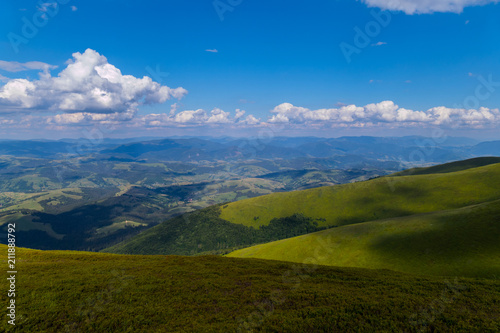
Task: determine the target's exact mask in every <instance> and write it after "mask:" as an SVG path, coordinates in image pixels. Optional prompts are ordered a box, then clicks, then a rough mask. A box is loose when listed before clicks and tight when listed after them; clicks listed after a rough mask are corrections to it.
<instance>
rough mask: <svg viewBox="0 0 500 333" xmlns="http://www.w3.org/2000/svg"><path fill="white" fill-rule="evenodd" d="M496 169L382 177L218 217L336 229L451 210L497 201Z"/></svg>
mask: <svg viewBox="0 0 500 333" xmlns="http://www.w3.org/2000/svg"><path fill="white" fill-rule="evenodd" d="M499 189H500V164H492V165H487V166H483V167H479V168H474V169H469V170H465V171H458V172H452V173H444V174H429V175H415V176H401V177H383V178H377V179H372V180H369V181H366V182H359V183H353V184H343V185H338V186H329V187H320V188H315V189H311V190H305V191H295V192H289V193H273V194H270V195H266V196H261V197H256V198H251V199H248V200H242V201H237V202H234V203H231V204H229V205H227V206H224V207H223V209H222V211H221V215H220V217H221V218H222V219H224V220H227V221H229V222H232V223H238V224H243V225H247V226H254V227H260V226H262V225H267V224H269V222H270V221H271V220H272V219H273V218H281V217H287V216H290V215H292V214H302V215H304V216H307V217H310V218H313V219H318V220H320V219H324V220H322V222H321V223H320V226H321V225H324V226H332V225H336V226H340V225H346V224H353V223H360V222H367V221H372V220H377V219H381V218H391V217H400V216H408V215H413V214H420V213H428V212H434V211H439V210H444V209H454V208H460V207H464V206H469V205H473V204H478V203H482V202H488V201H492V200H496V199H500V190H499Z"/></svg>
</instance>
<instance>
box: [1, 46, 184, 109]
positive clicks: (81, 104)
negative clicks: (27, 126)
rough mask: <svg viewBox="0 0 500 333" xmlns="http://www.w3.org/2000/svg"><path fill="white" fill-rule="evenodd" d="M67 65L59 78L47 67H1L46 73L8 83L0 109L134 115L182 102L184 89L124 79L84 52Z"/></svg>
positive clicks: (104, 61)
mask: <svg viewBox="0 0 500 333" xmlns="http://www.w3.org/2000/svg"><path fill="white" fill-rule="evenodd" d="M67 63H68V66H67V67H66V68H65V69H64V70H62V71H61V72H60V73H59V74H58V75H57V76H55V77H53V76H51V75H50V74H49V73H48V69H50V68H53V67H47V66H50V65H47V64H43V63H40V62H31V63H26V64H20V63H9V62H2V63H0V66H3V67H2V68H4V67H5V68H10V70H11V71H18V70H26V68H29V69H41V70H44V72H43V73H40V79H39V80H33V81H29V80H26V79H12V80H9V81H8V82H7V83H6V84H5V85H4V86H3V87H0V107H2V106H3V107H4V108H10V109H11V110H12V109H16V110H25V111H27V110H33V109H36V110H50V111H56V112H58V111H63V112H80V113H82V112H85V113H96V114H99V113H103V114H111V113H113V114H126V115H127V117H131V116H133V114H135V111H136V110H137V107H138V106H139V105H144V104H156V103H164V102H165V101H167V100H168V99H170V98H178V99H179V98H182V97H183V96H184V95H185V94H186V93H187V91H186V90H185V89H184V88H175V89H171V88H169V87H167V86H162V85H160V84H159V83H157V82H154V81H153V80H152V79H151V78H150V77H147V76H144V77H143V78H136V77H134V76H131V75H122V73H121V71H120V70H119V69H118V68H116V67H115V66H113V65H111V64H110V63H108V61H107V59H106V57H104V56H102V55H100V54H99V53H97V52H96V51H94V50H91V49H87V50H86V51H85V52H84V53H83V54H82V53H79V52H77V53H74V54H73V59H71V60H69V61H68V62H67Z"/></svg>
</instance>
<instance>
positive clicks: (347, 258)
mask: <svg viewBox="0 0 500 333" xmlns="http://www.w3.org/2000/svg"><path fill="white" fill-rule="evenodd" d="M499 240H500V201H494V202H490V203H485V204H480V205H475V206H470V207H464V208H459V209H454V210H447V211H440V212H434V213H427V214H419V215H413V216H409V217H400V218H393V219H387V220H379V221H372V222H366V223H359V224H354V225H347V226H343V227H339V228H333V229H328V230H324V231H319V232H316V233H312V234H307V235H303V236H299V237H294V238H289V239H283V240H279V241H275V242H271V243H266V244H261V245H257V246H253V247H249V248H245V249H241V250H237V251H235V252H232V253H230V254H229V255H228V256H230V257H240V258H260V259H273V260H285V261H291V262H304V261H306V260H310V261H313V262H315V263H317V264H321V265H331V266H342V267H363V268H371V269H391V270H396V271H401V272H406V273H416V274H425V275H458V276H469V277H484V278H492V277H500V242H499ZM319 249H323V250H322V251H319ZM318 251H319V252H318Z"/></svg>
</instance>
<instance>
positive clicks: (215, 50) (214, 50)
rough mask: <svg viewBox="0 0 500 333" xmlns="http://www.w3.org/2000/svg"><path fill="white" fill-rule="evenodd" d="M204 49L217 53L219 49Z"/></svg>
mask: <svg viewBox="0 0 500 333" xmlns="http://www.w3.org/2000/svg"><path fill="white" fill-rule="evenodd" d="M205 51H206V52H211V53H219V51H217V49H206V50H205Z"/></svg>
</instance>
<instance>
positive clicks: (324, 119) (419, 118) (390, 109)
mask: <svg viewBox="0 0 500 333" xmlns="http://www.w3.org/2000/svg"><path fill="white" fill-rule="evenodd" d="M271 113H273V116H272V117H271V118H270V119H269V120H268V122H269V123H288V124H324V125H328V124H329V125H333V126H335V125H337V126H339V125H340V126H352V127H367V126H387V125H389V126H396V127H398V126H399V127H407V126H427V125H436V126H449V127H475V128H477V127H486V126H490V125H498V124H499V123H500V111H499V110H498V109H488V108H479V109H478V110H474V109H464V108H447V107H444V106H440V107H434V108H431V109H429V110H427V111H415V110H409V109H405V108H400V107H399V106H398V105H396V104H395V103H394V102H392V101H383V102H380V103H376V104H368V105H366V106H363V107H361V106H356V105H346V106H342V107H340V108H331V109H318V110H310V109H307V108H304V107H299V106H294V105H292V104H290V103H283V104H280V105H278V106H276V107H275V108H274V109H273V110H271Z"/></svg>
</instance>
